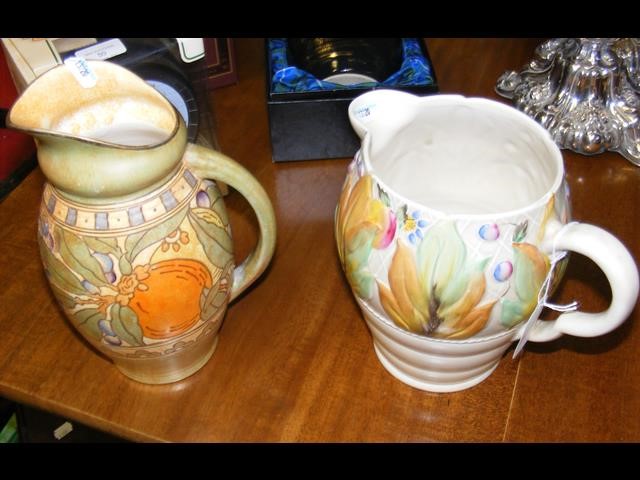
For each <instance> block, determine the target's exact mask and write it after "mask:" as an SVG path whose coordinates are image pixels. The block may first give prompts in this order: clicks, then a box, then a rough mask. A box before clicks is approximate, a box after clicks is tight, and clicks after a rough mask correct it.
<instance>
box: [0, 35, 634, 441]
mask: <svg viewBox="0 0 640 480" xmlns="http://www.w3.org/2000/svg"><path fill="white" fill-rule="evenodd" d="M540 41H541V39H490V38H484V39H464V38H455V39H452V38H448V39H427V45H428V48H429V51H430V54H431V58H432V61H433V64H434V66H435V69H436V75H437V78H438V83H439V85H440V89H441V91H442V92H444V93H461V94H464V95H468V96H484V97H489V98H494V99H498V98H499V97H498V96H497V95H496V94H495V93H494V91H493V87H494V85H495V81H496V79H497V77H498V76H499V75H500V74H501V73H502V72H503V71H504V70H506V69H517V68H519V67H520V66H522V65H523V64H524V63H526V62H527V61H528V60H529V59H530V57H531V55H532V53H533V49H534V48H535V47H536V45H537V44H538V43H539V42H540ZM236 51H237V57H238V58H237V59H238V67H239V78H240V82H239V83H238V84H237V85H235V86H230V87H225V88H222V89H219V90H216V91H215V92H214V96H213V103H212V106H213V109H214V112H215V115H216V119H217V126H216V129H217V136H218V140H219V142H220V145H221V149H222V151H223V152H224V153H226V154H227V155H229V156H231V157H232V158H234V159H236V160H237V161H239V162H240V163H242V164H243V165H244V166H245V167H246V168H247V169H249V171H251V172H252V173H253V174H254V175H255V176H256V177H257V178H258V180H259V181H260V182H261V183H262V185H263V186H264V187H265V189H266V191H267V193H268V194H269V196H270V198H271V199H272V202H273V205H274V208H275V211H276V217H277V232H278V242H277V248H276V253H275V256H274V258H273V260H272V263H271V265H270V267H269V268H268V270H267V271H266V273H265V275H264V276H263V277H262V279H261V280H260V281H259V282H257V283H256V284H255V285H254V286H252V287H251V288H250V289H249V290H248V291H247V292H245V294H243V295H242V296H241V297H239V298H238V299H237V300H236V302H235V303H234V304H233V305H231V306H230V308H229V310H228V312H227V314H226V318H225V321H224V324H223V327H222V329H221V332H220V342H219V346H218V349H217V351H216V353H215V354H214V356H213V357H212V358H211V360H210V361H209V362H208V363H207V365H206V366H205V367H204V368H203V369H202V370H201V371H199V372H198V373H196V374H195V375H193V376H192V377H190V378H187V379H185V380H183V381H181V382H178V383H175V384H172V385H164V386H148V385H142V384H139V383H136V382H134V381H131V380H129V379H127V378H125V377H124V376H123V375H121V374H120V373H119V372H118V371H117V370H116V369H115V367H113V365H112V364H111V363H110V362H109V361H108V360H107V359H106V358H104V357H103V356H101V355H99V354H98V353H96V352H95V351H94V350H93V349H92V348H91V347H89V346H88V345H87V343H86V342H84V341H83V340H82V339H81V338H79V337H78V335H76V334H75V333H74V332H73V330H72V329H71V328H70V326H69V325H68V324H67V321H66V320H65V319H64V317H63V315H62V313H61V311H60V310H59V309H58V307H57V306H56V304H55V301H54V300H53V296H52V294H51V292H50V291H49V288H48V286H47V284H46V280H45V278H44V275H43V273H42V269H41V265H40V260H39V257H38V251H37V245H36V241H35V234H36V227H35V222H36V216H37V210H38V204H39V197H40V192H41V189H42V185H43V181H44V179H43V176H42V174H41V173H40V171H38V170H36V171H34V172H33V173H32V174H31V175H30V176H29V177H28V178H27V179H26V180H25V181H24V182H23V183H22V184H21V185H20V186H19V187H18V188H17V189H16V190H15V191H14V192H13V193H12V194H11V195H10V196H9V197H8V198H7V199H5V200H4V202H2V203H1V204H0V224H1V225H2V229H0V247H1V248H0V252H2V254H1V255H0V307H1V308H0V332H1V334H0V395H3V396H6V397H8V398H11V399H14V400H17V401H21V402H24V403H27V404H29V405H33V406H37V407H40V408H44V409H46V410H49V411H52V412H54V413H56V414H59V415H63V416H66V417H68V418H70V419H72V420H76V421H79V422H82V423H85V424H87V425H89V426H93V427H96V428H99V429H101V430H105V431H108V432H110V433H114V434H116V435H120V436H123V437H125V438H128V439H132V440H137V441H175V442H228V441H234V442H281V441H285V442H298V441H304V442H334V441H337V442H363V441H366V442H428V441H451V442H461V441H483V442H484V441H488V442H494V441H564V440H569V441H620V440H623V441H637V440H640V391H639V390H640V362H639V361H638V360H637V355H636V354H635V352H636V351H637V350H638V349H639V348H640V338H639V334H638V329H637V328H636V326H635V323H636V322H637V321H638V316H639V314H638V309H637V308H636V310H635V311H634V313H633V314H632V318H630V319H629V320H628V321H627V322H626V323H625V324H624V325H623V327H622V328H620V329H619V330H617V331H616V332H614V333H612V334H610V335H607V336H604V337H600V338H597V339H576V338H569V337H563V338H562V339H560V340H558V341H555V342H552V343H550V344H544V345H535V344H528V345H527V347H526V349H525V353H524V355H523V356H522V357H521V359H520V360H512V359H511V357H510V356H509V355H507V356H505V358H503V360H502V361H501V363H500V365H499V367H498V369H497V370H496V371H495V372H494V373H493V374H492V375H491V376H490V377H489V378H488V379H487V380H486V381H484V382H483V383H481V384H480V385H478V386H477V387H475V388H472V389H469V390H466V391H463V392H458V393H453V394H430V393H426V392H422V391H419V390H416V389H413V388H411V387H408V386H406V385H404V384H403V383H401V382H399V381H398V380H396V379H395V378H393V377H392V376H391V375H389V374H388V373H387V372H386V371H385V370H384V369H383V367H382V366H381V365H380V363H379V362H378V360H377V358H376V356H375V354H374V352H373V348H372V342H371V336H370V334H369V332H368V330H367V328H366V325H365V323H364V321H363V319H362V316H361V314H360V312H359V310H358V308H357V306H356V304H355V301H354V300H353V297H352V295H351V293H350V290H349V287H348V285H347V283H346V281H345V279H344V276H343V274H342V272H341V269H340V264H339V262H338V258H337V252H336V249H335V244H334V239H333V212H334V208H335V205H336V202H337V199H338V195H339V192H340V189H341V187H342V182H343V180H344V176H345V173H346V166H347V163H348V159H337V160H319V161H307V162H291V163H280V164H274V163H272V162H271V156H270V145H269V132H268V117H267V110H266V101H265V93H264V92H265V78H264V59H263V53H264V52H263V40H261V39H237V40H236ZM502 101H505V100H504V99H502ZM292 134H295V132H292ZM563 155H564V157H565V160H566V164H567V171H568V178H569V182H570V186H571V189H572V194H573V201H574V216H575V218H576V219H578V220H580V221H584V222H588V223H594V224H597V225H601V226H603V227H604V228H607V229H609V230H610V231H611V232H612V233H614V234H615V235H617V236H618V237H619V238H620V239H621V240H622V241H623V242H624V243H625V244H626V245H628V246H629V247H630V248H631V250H632V252H633V255H634V256H635V258H639V256H640V243H639V242H638V238H639V235H638V234H639V231H638V224H639V223H640V222H639V221H640V218H639V214H638V208H637V206H638V205H639V204H640V191H639V188H640V187H639V186H640V169H638V168H636V167H633V166H632V165H631V164H629V163H628V162H627V161H626V160H624V159H623V158H622V157H620V156H619V155H617V154H609V153H608V154H604V155H599V156H597V157H584V156H580V155H577V154H574V153H571V152H563ZM226 203H227V208H228V210H229V216H230V221H231V224H232V228H233V234H234V239H235V246H236V258H237V259H238V260H241V259H242V258H244V256H245V255H246V254H247V253H248V252H249V251H250V250H251V248H253V245H254V244H255V241H256V234H257V225H256V220H255V217H254V216H253V214H252V212H251V210H250V208H249V206H248V205H247V203H246V201H244V200H243V199H242V198H241V197H240V196H239V195H238V194H237V193H236V192H234V191H232V192H231V193H230V194H229V196H228V197H227V198H226ZM608 295H610V293H609V292H608V290H607V286H606V281H605V280H604V278H603V276H602V274H601V273H600V272H599V270H598V269H597V268H596V267H595V266H594V265H593V264H591V262H589V261H588V260H586V259H584V258H580V257H579V256H574V258H572V262H571V266H570V268H569V271H568V273H567V279H566V281H565V282H564V285H563V287H562V289H561V291H560V292H559V300H558V301H564V300H567V301H570V300H571V299H573V298H577V299H579V300H580V301H581V302H582V305H583V308H585V309H587V310H591V311H596V310H598V309H601V308H603V307H604V306H606V303H607V302H608Z"/></svg>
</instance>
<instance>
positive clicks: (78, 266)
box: [54, 229, 108, 286]
mask: <svg viewBox="0 0 640 480" xmlns="http://www.w3.org/2000/svg"><path fill="white" fill-rule="evenodd" d="M54 235H57V237H56V242H57V243H58V245H59V246H60V256H61V257H62V259H63V260H64V262H65V263H66V264H67V265H69V268H71V270H73V271H74V272H76V273H78V274H79V275H80V276H82V277H83V278H84V279H86V280H88V281H89V282H91V283H92V284H93V285H96V286H104V285H108V283H107V282H106V279H105V278H104V273H103V272H102V267H101V266H100V263H99V262H98V261H97V260H96V259H95V258H94V257H93V255H91V252H90V251H89V247H87V245H86V244H85V243H84V241H83V240H82V239H81V238H80V237H78V236H76V235H74V234H73V233H71V232H68V231H66V230H59V229H56V230H55V232H54Z"/></svg>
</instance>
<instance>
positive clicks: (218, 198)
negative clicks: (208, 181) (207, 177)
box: [207, 185, 229, 227]
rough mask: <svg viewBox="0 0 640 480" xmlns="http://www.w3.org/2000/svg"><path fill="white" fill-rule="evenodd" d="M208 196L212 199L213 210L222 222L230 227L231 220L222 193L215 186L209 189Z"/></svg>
mask: <svg viewBox="0 0 640 480" xmlns="http://www.w3.org/2000/svg"><path fill="white" fill-rule="evenodd" d="M207 195H209V198H210V199H211V209H212V210H213V211H214V212H215V213H217V214H218V217H219V218H220V219H221V220H222V224H223V225H224V226H225V227H226V226H227V225H229V218H228V216H227V209H226V208H225V205H224V199H223V197H222V195H221V194H220V191H219V190H218V188H217V187H216V186H215V185H211V186H209V187H208V188H207Z"/></svg>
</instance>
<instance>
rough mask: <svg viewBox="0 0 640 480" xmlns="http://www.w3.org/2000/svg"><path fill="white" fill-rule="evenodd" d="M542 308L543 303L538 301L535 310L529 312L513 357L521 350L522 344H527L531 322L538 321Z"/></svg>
mask: <svg viewBox="0 0 640 480" xmlns="http://www.w3.org/2000/svg"><path fill="white" fill-rule="evenodd" d="M543 308H544V303H539V304H538V306H537V307H536V308H535V310H534V311H533V312H532V313H531V316H530V317H529V320H527V323H526V324H525V326H524V330H523V331H522V336H521V337H520V341H519V342H518V344H517V345H516V349H515V351H514V352H513V358H516V357H517V356H518V354H519V353H520V352H521V351H522V349H523V348H524V346H525V345H526V344H527V339H528V338H529V331H530V330H531V327H533V324H534V323H536V322H537V321H538V318H539V317H540V314H541V313H542V309H543Z"/></svg>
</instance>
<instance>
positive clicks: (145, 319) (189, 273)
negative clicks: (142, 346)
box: [129, 259, 211, 339]
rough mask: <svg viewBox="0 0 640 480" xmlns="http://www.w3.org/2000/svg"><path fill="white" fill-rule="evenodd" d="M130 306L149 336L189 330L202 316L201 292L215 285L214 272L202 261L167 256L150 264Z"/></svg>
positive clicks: (169, 334) (167, 336)
mask: <svg viewBox="0 0 640 480" xmlns="http://www.w3.org/2000/svg"><path fill="white" fill-rule="evenodd" d="M142 283H144V284H145V285H146V286H147V289H146V290H139V289H138V290H136V292H135V295H134V296H133V298H132V299H131V301H130V302H129V307H131V309H133V311H134V312H135V313H136V314H137V315H138V322H139V323H140V327H141V328H142V331H143V333H144V336H145V337H148V338H153V339H165V338H171V337H175V336H176V335H180V334H181V333H183V332H185V331H187V330H188V329H189V328H190V327H191V326H193V325H194V324H195V323H196V322H197V321H198V319H199V318H200V296H201V294H202V290H203V289H204V288H211V274H210V273H209V270H208V269H207V268H206V267H205V266H204V265H203V264H202V263H200V262H198V261H196V260H188V259H175V260H164V261H162V262H158V263H154V264H153V265H151V267H150V268H149V277H148V278H146V279H145V280H143V281H142Z"/></svg>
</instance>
